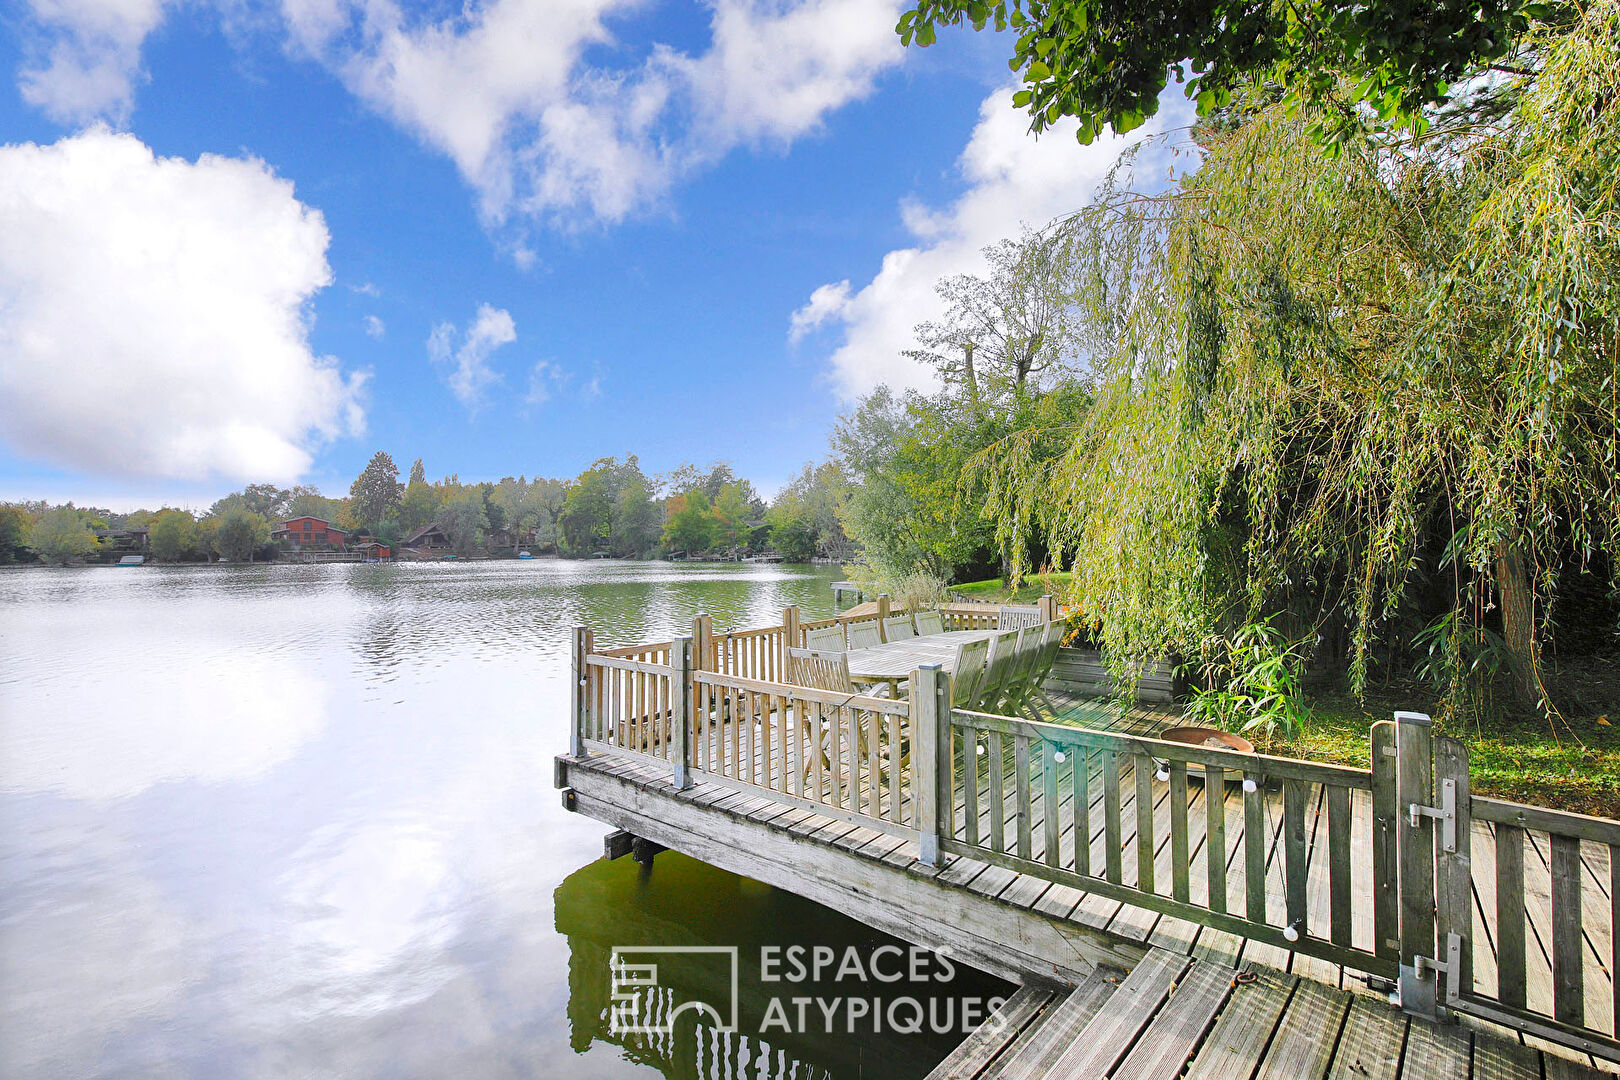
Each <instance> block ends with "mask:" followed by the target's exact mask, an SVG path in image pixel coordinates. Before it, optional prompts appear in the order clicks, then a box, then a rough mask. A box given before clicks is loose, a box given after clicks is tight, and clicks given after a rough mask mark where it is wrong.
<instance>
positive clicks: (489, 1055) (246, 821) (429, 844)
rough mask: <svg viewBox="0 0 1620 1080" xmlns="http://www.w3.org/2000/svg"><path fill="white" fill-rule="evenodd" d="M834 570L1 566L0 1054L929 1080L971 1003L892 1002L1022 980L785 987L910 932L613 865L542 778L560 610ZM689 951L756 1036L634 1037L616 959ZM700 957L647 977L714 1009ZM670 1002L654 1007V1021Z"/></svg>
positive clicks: (697, 872) (777, 587)
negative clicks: (617, 999) (804, 1001)
mask: <svg viewBox="0 0 1620 1080" xmlns="http://www.w3.org/2000/svg"><path fill="white" fill-rule="evenodd" d="M837 576H839V575H838V572H837V568H835V567H826V568H821V567H816V568H810V567H793V566H720V565H714V564H665V563H622V562H601V561H598V562H588V563H587V562H561V561H556V560H533V561H524V562H485V563H466V564H453V563H452V564H416V565H399V566H390V565H381V566H375V565H352V564H351V565H339V566H250V567H222V566H213V567H202V566H198V567H172V568H171V567H143V568H140V569H136V570H128V569H112V568H82V569H71V570H48V569H38V568H30V569H24V570H16V571H7V572H4V573H0V1075H4V1076H7V1077H61V1076H87V1077H102V1076H104V1077H120V1078H124V1077H141V1076H159V1075H161V1076H174V1075H189V1076H210V1077H216V1076H255V1077H256V1076H265V1077H284V1076H295V1075H296V1076H355V1077H372V1076H377V1077H382V1076H387V1077H417V1076H421V1077H441V1076H444V1077H448V1076H455V1077H527V1076H540V1077H550V1076H557V1077H602V1078H619V1077H652V1076H658V1075H664V1076H670V1077H694V1078H695V1077H720V1076H727V1077H733V1076H734V1077H739V1078H740V1077H750V1078H761V1077H778V1076H780V1077H810V1078H815V1080H822V1078H824V1077H825V1078H856V1077H863V1076H864V1077H883V1078H896V1080H904V1078H908V1077H920V1076H922V1075H924V1074H925V1073H926V1072H927V1071H928V1069H929V1068H931V1067H932V1065H933V1064H934V1063H935V1062H936V1061H937V1060H938V1059H939V1058H940V1057H941V1056H942V1055H943V1054H944V1053H946V1052H947V1051H948V1050H949V1048H950V1047H951V1046H952V1045H954V1044H955V1043H956V1042H957V1041H959V1039H960V1028H959V1025H960V1022H961V1017H960V1015H958V1016H956V1017H955V1018H954V1022H955V1025H956V1028H955V1030H954V1031H953V1032H952V1033H950V1034H936V1033H934V1032H933V1031H931V1030H929V1027H930V1024H928V1023H927V1022H926V1021H925V1023H924V1025H923V1027H924V1030H923V1031H921V1032H919V1033H917V1034H901V1033H898V1032H896V1031H894V1030H892V1027H891V1026H890V1024H889V1023H888V1022H887V1020H888V1019H892V1018H893V1017H894V1016H895V1015H896V1013H895V1012H894V1011H893V1010H892V1008H891V1006H893V1005H894V1004H895V1001H896V999H897V998H901V997H908V996H916V997H918V998H919V999H920V1001H921V1004H922V1005H923V1006H924V1008H927V1007H930V1006H932V1007H934V1008H935V1009H936V1014H935V1016H936V1018H937V1017H938V1015H939V1010H940V1009H941V1007H942V1006H945V1005H949V1006H951V1007H953V1008H954V1007H956V1006H958V1005H959V1003H961V1002H965V1001H968V1000H984V999H988V998H989V997H992V996H994V995H997V994H1001V993H1006V992H1007V987H1006V986H1005V985H1004V984H1002V983H999V982H997V981H995V980H992V979H988V978H986V977H983V976H980V975H977V974H975V973H972V972H968V971H965V970H962V969H960V968H958V969H957V970H956V971H955V972H954V978H952V979H950V980H948V981H943V982H942V981H938V980H932V981H930V982H929V985H927V986H924V987H913V986H912V985H911V984H910V983H909V981H907V982H904V983H900V984H896V983H890V982H885V981H882V980H881V979H879V978H877V977H876V976H875V974H874V973H873V972H872V971H867V972H864V973H863V974H864V977H862V978H853V977H846V978H844V979H837V978H834V977H833V974H834V973H833V972H832V970H831V968H828V969H827V970H825V971H824V972H823V973H822V974H823V977H822V978H821V979H819V980H816V979H806V980H801V981H794V980H792V979H789V978H785V977H784V976H783V971H784V970H785V969H783V968H779V969H778V971H777V974H778V978H777V979H776V980H775V981H771V980H769V979H768V978H764V977H762V972H761V971H760V961H761V956H762V950H764V955H766V956H770V955H773V954H772V953H771V950H783V951H785V950H789V949H791V948H793V947H795V946H797V947H799V948H800V949H801V950H803V955H804V956H805V957H807V958H808V957H811V956H813V955H815V954H814V952H813V950H814V949H815V948H816V947H818V946H819V947H821V948H822V949H824V950H826V954H827V955H833V956H837V957H840V958H842V957H844V956H846V955H848V954H851V953H853V954H854V955H856V956H857V957H859V958H861V959H862V960H863V961H864V960H868V959H869V958H870V957H872V956H873V955H874V953H878V954H880V955H885V956H887V957H888V958H889V959H890V960H892V959H893V958H894V956H895V955H897V954H898V953H900V952H901V950H900V949H899V948H898V947H897V946H896V943H895V942H893V941H891V940H890V939H888V938H886V937H884V936H883V935H881V934H878V933H876V932H874V931H872V930H871V929H869V928H867V927H865V926H862V925H860V924H857V923H855V922H853V921H852V920H849V919H847V918H845V917H844V916H842V915H840V914H838V913H836V912H832V911H829V910H827V909H825V908H821V907H819V906H817V905H814V904H810V903H807V902H805V901H802V900H799V899H798V898H796V897H794V896H792V895H790V894H787V893H783V892H780V891H778V890H774V889H771V888H768V887H766V886H763V885H760V884H758V883H755V882H750V881H746V880H743V879H739V878H737V877H734V876H732V875H729V874H726V873H723V872H721V871H718V870H715V869H713V868H711V867H708V866H705V865H703V864H701V863H698V862H696V861H693V860H690V859H687V858H684V857H682V856H679V855H676V854H674V853H665V854H663V855H660V856H659V857H658V859H657V860H656V862H655V864H654V866H653V867H652V868H651V869H650V870H647V869H645V868H642V867H640V866H638V865H636V864H635V863H633V862H632V861H631V860H629V859H622V860H619V861H617V862H612V863H609V862H605V861H602V860H601V859H600V854H601V838H602V835H603V833H604V832H605V831H606V829H605V827H604V826H602V825H600V824H598V823H596V822H593V821H590V820H588V819H585V818H582V817H579V816H576V815H572V814H568V813H566V812H565V811H564V810H563V809H562V808H561V805H560V801H559V799H558V795H557V793H556V792H555V791H554V790H553V789H552V786H551V759H552V757H553V756H554V755H555V754H557V753H559V752H562V751H563V750H565V749H566V745H567V717H566V711H565V708H564V703H565V702H566V700H567V670H568V652H569V634H568V630H569V628H570V627H571V626H572V625H574V624H576V623H581V622H583V623H586V624H588V625H591V626H592V627H593V628H594V629H595V630H596V633H597V641H598V642H599V643H601V644H605V645H612V644H631V643H635V642H640V641H650V640H661V639H667V638H668V637H669V636H670V635H671V634H672V633H675V632H679V631H680V630H682V629H685V628H688V627H690V623H691V619H692V616H693V615H694V614H696V613H698V612H700V611H707V612H709V613H711V614H712V615H713V616H714V618H715V623H716V626H718V627H727V626H739V627H743V626H759V625H764V624H767V623H771V622H775V621H777V620H778V619H779V618H780V612H781V608H782V607H783V606H784V605H786V604H798V605H799V606H800V607H801V608H802V609H803V610H804V612H805V615H806V617H807V618H813V617H819V616H821V615H825V614H828V613H830V612H831V610H832V596H831V591H830V589H829V583H830V581H831V580H833V579H834V578H835V577H837ZM672 944H673V945H683V946H701V947H704V948H713V947H719V948H729V947H735V948H736V949H737V955H738V957H739V966H740V969H741V973H740V978H739V982H738V1002H737V1009H738V1018H739V1023H738V1030H737V1031H735V1032H722V1031H719V1030H718V1027H717V1025H715V1024H713V1023H711V1022H710V1021H709V1020H708V1019H706V1018H700V1017H698V1016H697V1015H696V1014H695V1013H688V1014H686V1016H685V1018H684V1019H681V1020H679V1021H678V1022H677V1023H676V1024H675V1025H674V1030H673V1031H672V1032H670V1033H650V1034H638V1033H630V1034H625V1033H620V1032H616V1030H615V1026H614V1024H613V1022H612V1020H613V1009H614V999H613V997H612V991H613V985H612V981H611V979H612V971H611V965H610V960H611V957H612V954H613V949H614V947H615V946H628V947H646V946H661V945H672ZM885 947H888V948H889V950H890V951H889V952H888V953H882V952H881V951H882V950H883V949H884V948H885ZM712 957H713V954H705V953H691V954H686V955H685V956H684V957H680V956H678V957H675V958H666V959H664V960H663V961H661V963H660V978H659V987H660V991H659V992H660V993H661V994H662V993H667V995H668V998H667V1001H668V1002H674V1001H677V1000H691V999H693V998H702V997H717V996H721V995H719V994H718V991H717V989H716V988H717V987H719V986H721V985H722V984H723V983H724V981H725V980H724V978H723V974H724V973H723V972H721V973H720V974H719V975H717V973H716V972H717V969H716V968H715V966H714V964H715V961H713V958H712ZM888 966H889V967H891V968H892V966H893V965H892V963H890V964H889V965H888ZM936 974H937V971H936ZM717 980H718V981H717ZM795 997H802V998H815V999H822V1000H832V999H836V1000H838V1001H840V1002H843V1003H844V1010H843V1011H842V1012H839V1013H837V1014H836V1016H835V1019H834V1022H826V1021H825V1020H824V1014H822V1013H820V1012H819V1011H811V1012H809V1013H808V1019H807V1022H805V1023H803V1024H799V1023H797V1022H795V1023H793V1024H792V1025H791V1026H792V1027H793V1029H794V1030H783V1029H782V1027H781V1026H779V1025H772V1024H770V1023H768V1021H770V1019H771V1018H772V1016H773V1015H777V1013H775V1012H773V1002H775V1003H776V1008H777V1009H778V1010H783V1009H785V1010H786V1012H787V1013H788V1014H789V1017H790V1019H791V1020H793V1021H797V1020H798V1019H799V1017H798V1016H795V1015H793V1014H794V1013H795V1012H796V1011H797V1010H796V1009H795V1007H794V1005H793V999H794V998H795ZM857 998H863V999H865V1005H864V1006H862V1007H860V1008H864V1010H865V1012H863V1013H862V1014H861V1015H860V1016H859V1017H858V1018H857V1019H856V1020H854V1021H853V1022H849V1013H850V1011H851V1009H854V1008H856V1007H853V1006H849V1005H848V1003H849V1001H851V1000H853V999H857ZM664 1000H665V999H664V998H657V997H655V996H654V995H651V994H649V995H647V996H646V997H645V998H644V999H643V1001H644V1003H645V1004H647V1007H648V1008H650V1009H651V1013H649V1015H652V1016H653V1019H655V1020H656V1019H657V1017H656V1015H655V1014H656V1013H657V1007H658V1005H657V1003H658V1002H659V1001H664ZM812 1009H813V1010H816V1009H819V1007H812ZM873 1012H876V1013H879V1014H882V1015H883V1016H885V1017H886V1019H885V1020H884V1021H883V1022H882V1024H881V1030H875V1029H874V1021H873V1019H872V1016H871V1013H873ZM898 1016H899V1018H900V1020H901V1021H902V1023H903V1022H904V1021H905V1020H906V1019H908V1017H909V1013H908V1011H907V1009H905V1008H901V1009H900V1011H899V1013H898ZM846 1022H849V1026H848V1030H845V1028H844V1025H845V1023H846ZM762 1028H764V1029H765V1030H763V1031H762V1030H761V1029H762ZM829 1029H831V1030H829Z"/></svg>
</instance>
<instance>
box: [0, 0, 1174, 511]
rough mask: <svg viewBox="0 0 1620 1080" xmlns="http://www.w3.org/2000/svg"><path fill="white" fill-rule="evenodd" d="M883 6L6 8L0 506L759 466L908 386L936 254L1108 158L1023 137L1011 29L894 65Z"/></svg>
mask: <svg viewBox="0 0 1620 1080" xmlns="http://www.w3.org/2000/svg"><path fill="white" fill-rule="evenodd" d="M898 10H899V8H898V5H896V4H894V3H889V2H876V0H805V2H802V3H791V2H780V3H779V2H768V0H716V2H715V3H712V4H695V3H681V2H675V0H662V2H642V3H622V2H617V0H547V2H542V0H486V2H484V3H482V4H476V3H475V4H470V5H469V6H468V7H467V8H466V9H465V10H462V9H455V8H450V7H446V6H442V5H419V6H415V7H411V6H406V7H397V6H395V5H394V4H393V3H391V2H387V0H279V2H273V3H272V2H266V3H256V2H253V0H222V2H221V3H218V4H214V3H205V2H200V0H199V2H194V3H187V4H177V3H169V2H166V0H49V2H47V0H31V3H25V4H23V5H22V6H21V7H20V8H18V9H16V14H15V15H14V16H13V17H12V18H10V19H9V20H8V21H6V22H5V23H4V24H0V70H3V71H5V72H7V73H9V74H10V75H11V79H10V82H9V85H8V86H6V87H5V88H4V90H3V91H0V143H3V144H5V146H4V148H3V149H0V232H4V233H5V234H6V235H8V236H12V237H14V238H15V242H14V243H11V244H9V245H7V248H8V250H9V254H7V253H6V252H5V251H0V351H3V354H4V359H3V360H0V499H5V498H24V497H47V498H51V499H53V500H60V499H65V498H75V499H77V500H79V501H80V502H89V503H94V504H99V505H112V506H114V507H115V508H125V507H130V506H133V505H137V504H144V505H153V504H155V503H157V502H163V501H167V502H170V503H189V504H192V505H206V503H207V502H209V501H211V499H212V498H213V497H214V496H216V495H217V494H219V493H221V492H223V491H225V490H229V489H232V488H235V487H238V486H240V485H241V484H242V483H244V482H247V481H249V480H254V479H268V480H274V481H277V482H280V483H284V484H286V483H292V482H294V481H302V482H305V483H314V484H316V485H318V486H320V487H321V488H322V489H323V490H325V491H326V492H327V493H328V494H341V493H343V492H345V491H346V489H347V485H348V482H349V480H350V479H352V477H353V476H354V475H355V473H356V472H358V471H359V469H360V467H361V466H362V465H363V464H364V462H365V460H366V459H367V458H368V457H369V456H370V455H371V453H372V452H373V451H374V450H376V449H378V448H381V449H386V450H388V451H389V452H390V453H391V454H392V455H393V456H394V458H395V460H396V461H397V462H398V463H399V465H400V467H401V469H402V470H403V469H404V468H406V467H408V465H409V462H410V460H411V459H412V458H415V457H418V456H420V457H422V458H424V460H425V461H426V464H427V468H428V472H429V475H430V476H432V477H437V476H440V475H443V474H447V473H452V472H453V473H457V474H459V475H460V476H461V478H462V479H464V480H483V479H491V480H492V479H498V478H499V477H501V476H503V475H508V474H516V473H526V474H529V475H535V474H542V475H550V476H559V477H570V476H573V475H574V474H576V473H577V472H578V471H579V470H580V469H581V468H583V467H584V466H586V465H588V464H589V463H590V462H591V461H593V460H594V459H596V458H598V457H601V456H605V455H620V456H622V455H625V454H630V453H635V454H639V455H640V457H641V461H642V464H643V467H644V468H646V469H647V470H648V471H649V472H662V471H666V470H669V469H671V468H673V467H674V466H676V465H678V464H680V463H681V462H683V461H693V462H696V463H699V464H705V463H708V462H710V461H715V460H722V459H725V460H730V461H732V462H733V463H734V464H735V466H736V467H737V469H738V471H739V472H740V473H741V474H742V475H745V476H748V477H751V478H752V479H754V480H755V482H756V483H757V484H758V485H760V486H761V487H762V488H764V489H765V490H767V491H769V490H771V489H774V487H775V486H777V485H778V484H780V483H781V482H782V481H783V480H784V479H785V478H786V477H788V476H789V475H790V474H791V473H793V472H794V471H795V470H796V469H797V468H798V466H799V465H801V464H802V463H804V462H805V461H809V460H812V459H819V458H821V457H823V456H824V455H825V453H826V441H827V434H828V431H829V429H830V427H831V424H832V422H833V420H834V419H835V417H836V416H837V414H838V412H839V411H840V410H841V409H843V408H846V407H847V406H848V404H849V403H850V401H852V400H853V398H854V397H855V396H857V395H858V394H860V393H862V392H864V391H866V390H869V389H870V388H871V387H872V386H874V385H876V384H877V383H879V382H890V383H901V384H913V385H915V384H921V383H924V382H926V376H925V375H924V374H923V373H921V372H918V371H916V370H915V369H914V368H913V367H912V366H911V365H910V364H909V362H907V361H905V360H904V359H903V357H901V356H900V352H901V350H902V349H903V348H904V347H905V346H906V344H907V343H908V342H907V338H908V333H909V329H910V327H911V326H912V325H914V324H915V323H917V322H919V321H921V320H922V319H925V318H928V317H929V316H930V315H931V314H932V313H933V312H932V309H931V307H930V305H931V303H932V292H931V287H932V283H933V281H934V280H936V279H937V278H938V277H939V276H940V275H942V274H946V273H954V272H960V271H963V270H971V269H974V268H975V266H976V265H977V262H976V260H977V255H976V252H977V251H978V249H979V248H980V247H982V246H983V245H985V244H988V243H991V242H993V241H994V240H996V239H998V238H1000V237H1001V236H1005V235H1012V234H1015V233H1016V232H1017V230H1018V228H1019V224H1020V222H1025V221H1027V222H1029V223H1031V224H1039V223H1042V222H1044V221H1045V220H1047V219H1048V218H1050V217H1051V216H1052V215H1054V214H1056V213H1059V212H1062V211H1065V210H1069V209H1073V208H1074V207H1076V206H1079V205H1081V204H1082V203H1083V202H1084V201H1085V199H1086V197H1087V195H1088V193H1089V190H1090V186H1091V184H1092V183H1093V182H1094V181H1095V179H1096V177H1097V176H1098V175H1099V174H1100V173H1101V171H1102V169H1103V168H1105V167H1106V164H1107V162H1108V161H1109V160H1111V159H1112V157H1113V155H1114V154H1115V153H1116V152H1117V150H1118V146H1117V145H1115V144H1113V143H1105V144H1101V145H1099V146H1094V147H1090V148H1082V147H1079V146H1078V145H1076V144H1075V143H1074V141H1073V139H1072V138H1071V137H1069V136H1068V134H1067V132H1062V133H1059V134H1056V135H1050V136H1047V137H1044V138H1042V139H1041V140H1039V141H1038V142H1037V140H1034V139H1033V138H1031V137H1029V136H1027V135H1026V134H1024V120H1023V118H1022V117H1021V116H1019V115H1018V114H1016V113H1014V112H1013V111H1012V110H1011V108H1010V105H1009V104H1008V98H1009V97H1010V92H1011V91H1010V88H1009V86H1008V83H1007V69H1006V65H1005V61H1004V57H1005V55H1006V52H1005V50H1006V47H1007V43H1006V42H1004V41H999V40H997V39H996V38H995V37H994V35H991V34H984V35H972V34H968V33H962V34H956V35H949V36H947V38H946V40H944V41H943V42H941V43H940V44H939V45H936V46H934V47H933V48H931V49H929V50H926V51H920V50H911V51H910V52H909V53H908V52H907V51H906V50H902V49H901V48H900V46H899V44H898V41H897V40H895V38H894V35H893V33H892V26H893V24H894V20H895V17H896V14H897V12H898ZM1168 113H1169V115H1167V116H1166V117H1165V118H1164V119H1162V120H1161V121H1160V122H1159V123H1156V124H1155V125H1152V126H1151V128H1150V130H1156V129H1159V128H1162V127H1164V126H1165V125H1166V123H1169V122H1173V121H1174V119H1175V113H1176V111H1175V110H1174V109H1172V110H1168ZM30 144H32V145H30ZM208 155H213V156H212V157H208ZM289 184H290V185H291V186H290V188H289V186H288V185H289ZM8 324H9V326H8Z"/></svg>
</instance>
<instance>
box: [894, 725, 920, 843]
mask: <svg viewBox="0 0 1620 1080" xmlns="http://www.w3.org/2000/svg"><path fill="white" fill-rule="evenodd" d="M888 723H889V820H890V821H891V822H893V823H894V824H896V825H898V824H900V797H901V794H902V791H903V785H902V784H901V783H900V717H898V716H891V717H889V718H888ZM911 735H912V738H911V752H912V753H913V754H915V753H917V733H916V732H915V731H913V732H912V733H911Z"/></svg>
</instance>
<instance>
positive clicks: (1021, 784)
mask: <svg viewBox="0 0 1620 1080" xmlns="http://www.w3.org/2000/svg"><path fill="white" fill-rule="evenodd" d="M1013 770H1014V775H1013V798H1014V801H1015V802H1016V803H1017V804H1018V857H1019V858H1020V859H1027V858H1029V857H1030V849H1031V847H1032V846H1033V845H1032V843H1031V840H1030V818H1031V816H1032V815H1033V814H1034V812H1035V810H1034V807H1033V805H1032V804H1031V800H1030V795H1029V739H1028V737H1026V736H1023V735H1014V736H1013Z"/></svg>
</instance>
